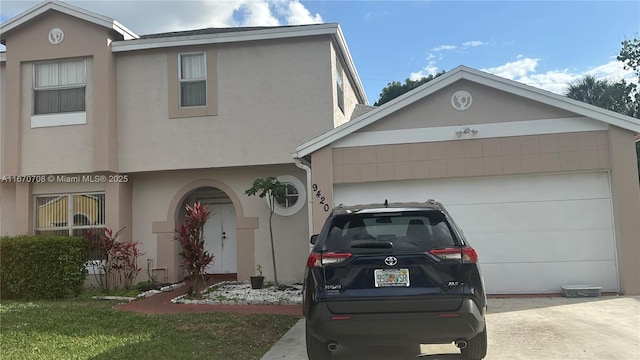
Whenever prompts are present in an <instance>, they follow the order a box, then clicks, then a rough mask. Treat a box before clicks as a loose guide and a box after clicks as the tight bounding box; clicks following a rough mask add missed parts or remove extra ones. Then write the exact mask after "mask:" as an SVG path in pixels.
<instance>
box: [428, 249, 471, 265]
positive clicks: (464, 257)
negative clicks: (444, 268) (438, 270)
mask: <svg viewBox="0 0 640 360" xmlns="http://www.w3.org/2000/svg"><path fill="white" fill-rule="evenodd" d="M429 252H430V253H431V254H433V255H435V256H437V257H439V258H440V259H442V260H461V261H462V262H463V263H474V264H475V263H477V262H478V254H477V253H476V251H475V250H474V249H473V248H470V247H463V248H447V249H433V250H431V251H429Z"/></svg>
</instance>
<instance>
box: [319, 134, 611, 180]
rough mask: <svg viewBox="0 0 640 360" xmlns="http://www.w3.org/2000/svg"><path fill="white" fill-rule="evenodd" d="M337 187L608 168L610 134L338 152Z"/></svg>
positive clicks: (335, 156)
mask: <svg viewBox="0 0 640 360" xmlns="http://www.w3.org/2000/svg"><path fill="white" fill-rule="evenodd" d="M332 163H333V182H334V183H336V184H339V183H354V182H366V181H389V180H407V179H433V178H445V177H469V176H491V175H517V174H531V173H548V172H558V171H581V170H600V169H609V168H610V161H609V141H608V134H607V132H606V131H588V132H576V133H563V134H545V135H530V136H515V137H503V138H488V139H465V140H455V141H440V142H431V143H414V144H396V145H376V146H361V147H349V148H334V149H333V152H332Z"/></svg>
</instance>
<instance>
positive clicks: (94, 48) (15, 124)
mask: <svg viewBox="0 0 640 360" xmlns="http://www.w3.org/2000/svg"><path fill="white" fill-rule="evenodd" d="M54 27H57V28H60V29H62V30H63V31H64V33H65V38H64V41H63V42H62V43H60V44H58V45H52V44H50V43H49V41H48V33H49V31H50V30H51V29H52V28H54ZM5 38H6V47H7V62H6V66H7V70H6V76H5V81H6V87H7V88H10V89H16V91H11V92H8V93H7V94H6V97H5V98H4V101H5V106H4V107H5V108H6V109H5V118H4V121H3V123H2V134H1V135H2V137H3V141H2V146H3V152H2V156H3V162H2V167H3V173H4V174H10V175H17V174H46V173H49V172H51V171H55V172H56V173H64V172H76V171H81V172H91V171H117V163H116V161H117V159H116V157H115V148H116V144H117V139H116V138H115V116H116V113H115V109H116V105H115V102H114V101H115V84H114V79H115V77H114V74H115V64H114V62H113V57H112V54H111V51H110V49H109V46H108V45H109V42H110V40H111V35H110V34H109V32H108V30H107V29H106V28H104V27H101V26H98V25H94V24H90V23H88V22H85V21H83V20H80V19H77V18H74V17H71V16H68V15H65V14H62V13H59V12H55V11H49V12H47V13H46V14H43V15H41V16H40V17H38V18H37V19H34V20H32V21H30V22H29V26H23V27H19V28H16V29H14V30H13V31H11V32H10V33H7V34H5ZM68 58H84V59H87V60H88V61H87V62H88V65H89V66H88V69H87V70H88V71H87V83H88V86H87V125H73V126H66V127H49V128H38V129H31V127H30V116H31V112H32V94H31V93H32V80H31V77H32V70H31V69H32V66H31V63H32V62H34V61H44V60H56V59H68ZM18 89H19V90H18ZM63 128H66V129H63ZM89 142H91V143H92V145H91V146H89V147H88V146H87V143H89ZM54 168H55V170H52V169H54Z"/></svg>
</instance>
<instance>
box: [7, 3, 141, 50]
mask: <svg viewBox="0 0 640 360" xmlns="http://www.w3.org/2000/svg"><path fill="white" fill-rule="evenodd" d="M49 10H55V11H58V12H61V13H63V14H67V15H69V16H73V17H76V18H79V19H82V20H85V21H88V22H90V23H93V24H96V25H99V26H103V27H105V28H107V29H110V30H113V31H115V32H117V33H119V34H121V35H122V37H123V39H125V40H127V39H137V38H138V35H136V33H134V32H133V31H131V30H129V29H127V28H126V27H124V26H123V25H122V24H120V23H119V22H117V21H115V20H114V19H111V18H108V17H106V16H103V15H100V14H96V13H94V12H91V11H88V10H85V9H82V8H79V7H77V6H73V5H69V4H66V3H63V2H61V1H57V0H47V1H44V2H42V3H40V4H38V5H36V6H34V7H32V8H31V9H28V10H26V11H24V12H22V13H20V14H18V15H16V16H14V17H12V18H11V19H9V20H7V21H5V22H3V23H2V24H0V41H1V42H2V44H4V42H5V39H4V36H5V34H6V33H8V32H10V31H12V30H14V29H16V28H18V27H20V26H21V25H24V24H26V23H27V22H29V21H31V20H33V19H34V18H36V17H38V16H40V15H41V14H43V13H45V12H47V11H49Z"/></svg>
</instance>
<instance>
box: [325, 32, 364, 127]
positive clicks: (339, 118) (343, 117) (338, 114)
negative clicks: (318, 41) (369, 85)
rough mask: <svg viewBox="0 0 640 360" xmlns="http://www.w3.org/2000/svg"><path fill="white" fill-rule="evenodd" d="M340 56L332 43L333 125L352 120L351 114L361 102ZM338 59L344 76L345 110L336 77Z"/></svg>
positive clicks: (336, 125)
mask: <svg viewBox="0 0 640 360" xmlns="http://www.w3.org/2000/svg"><path fill="white" fill-rule="evenodd" d="M336 56H338V54H337V52H336V47H335V44H333V43H332V44H331V69H332V71H331V72H332V74H333V75H332V76H333V86H332V90H333V125H334V127H338V126H340V125H342V124H344V123H346V122H347V121H349V120H351V114H352V113H353V109H354V108H355V107H356V104H358V103H359V101H358V97H357V96H356V93H355V91H354V87H353V86H354V85H353V83H352V82H351V78H350V77H349V76H348V75H347V72H346V71H347V67H346V66H345V63H344V61H343V59H342V58H339V57H336ZM336 61H339V62H340V65H341V67H342V70H343V76H342V87H343V92H344V111H343V110H340V107H338V98H337V96H338V85H337V83H336V81H335V78H336Z"/></svg>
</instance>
